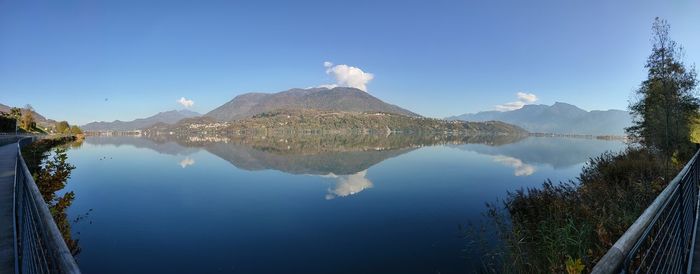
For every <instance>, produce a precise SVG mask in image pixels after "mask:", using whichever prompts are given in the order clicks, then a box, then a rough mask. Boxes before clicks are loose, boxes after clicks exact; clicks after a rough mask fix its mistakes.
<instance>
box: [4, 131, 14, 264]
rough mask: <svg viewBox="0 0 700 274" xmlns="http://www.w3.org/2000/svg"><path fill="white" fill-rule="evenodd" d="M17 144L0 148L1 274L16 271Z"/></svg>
mask: <svg viewBox="0 0 700 274" xmlns="http://www.w3.org/2000/svg"><path fill="white" fill-rule="evenodd" d="M16 161H17V143H10V144H7V145H3V146H1V147H0V273H14V271H15V251H14V250H15V248H14V246H15V234H14V229H13V226H14V222H13V218H14V214H13V212H12V209H13V207H12V204H13V201H14V199H13V196H14V181H15V164H16Z"/></svg>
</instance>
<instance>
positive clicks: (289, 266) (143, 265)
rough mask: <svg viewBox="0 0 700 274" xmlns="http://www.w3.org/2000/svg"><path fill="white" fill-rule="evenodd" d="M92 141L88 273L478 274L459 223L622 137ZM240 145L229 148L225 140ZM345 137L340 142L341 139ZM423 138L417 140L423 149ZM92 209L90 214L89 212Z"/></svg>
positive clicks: (84, 200) (78, 201)
mask: <svg viewBox="0 0 700 274" xmlns="http://www.w3.org/2000/svg"><path fill="white" fill-rule="evenodd" d="M214 141H219V142H213V141H212V140H199V139H192V138H190V139H189V141H175V140H162V139H160V140H152V139H147V138H139V137H89V138H88V139H87V140H86V141H85V142H84V144H83V145H82V147H80V148H77V149H72V150H70V151H69V161H70V162H71V163H72V164H74V165H75V166H76V167H77V168H76V169H75V170H74V171H73V173H72V176H71V179H70V181H69V183H68V186H67V187H66V189H65V190H64V191H74V192H75V195H76V198H75V201H74V203H73V205H72V206H71V207H70V208H69V212H68V213H69V215H70V216H71V218H78V217H81V216H82V217H83V218H81V220H80V221H77V222H76V223H74V224H73V229H72V232H73V235H74V236H75V237H77V238H78V239H79V244H80V246H81V248H82V251H81V253H80V255H79V256H78V262H79V264H80V267H81V268H82V270H83V271H84V272H85V273H154V272H158V273H388V272H392V273H464V272H471V271H470V270H472V269H471V267H473V266H472V265H471V264H470V261H473V260H474V259H475V258H469V256H466V257H465V251H464V248H465V246H466V244H465V240H464V239H462V238H461V237H460V230H459V226H460V225H464V224H467V223H469V222H478V221H479V220H480V219H481V218H483V217H482V213H483V212H484V210H485V207H484V204H485V203H486V202H494V201H496V200H497V199H499V198H503V197H505V195H506V192H507V191H512V190H516V189H518V188H521V187H533V186H539V185H541V183H542V182H543V181H544V180H545V179H547V178H550V179H552V180H555V181H558V180H569V179H574V178H575V177H576V176H577V175H578V173H579V172H580V170H581V167H582V165H583V164H584V162H585V161H586V160H587V159H588V158H589V157H592V156H595V155H598V154H600V153H602V152H604V151H606V150H612V151H617V150H620V149H622V148H624V144H622V143H621V142H617V141H601V140H589V139H566V138H535V137H530V138H527V139H524V140H513V141H512V142H511V141H496V142H490V141H488V140H480V141H477V143H467V144H460V142H453V143H442V144H440V143H438V144H434V143H432V144H427V145H426V144H420V142H407V141H405V140H403V141H395V142H377V141H376V140H374V141H368V142H367V143H366V144H363V143H362V142H360V143H353V144H348V143H347V140H341V141H338V140H336V141H337V142H336V143H333V142H331V143H329V142H328V141H323V140H321V141H311V142H306V143H301V144H300V143H297V142H294V141H290V140H282V139H280V140H274V141H267V142H260V141H257V142H249V144H245V142H228V143H226V142H221V141H222V140H214ZM224 141H227V140H224ZM338 143H340V144H338ZM409 143H410V144H409ZM86 213H89V214H87V215H86Z"/></svg>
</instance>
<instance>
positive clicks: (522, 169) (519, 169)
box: [493, 155, 535, 176]
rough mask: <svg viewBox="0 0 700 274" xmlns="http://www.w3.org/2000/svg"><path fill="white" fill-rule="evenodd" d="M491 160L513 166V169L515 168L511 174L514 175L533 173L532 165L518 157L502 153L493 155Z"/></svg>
mask: <svg viewBox="0 0 700 274" xmlns="http://www.w3.org/2000/svg"><path fill="white" fill-rule="evenodd" d="M493 160H494V161H496V162H498V163H501V164H504V165H507V166H511V167H513V169H515V171H514V172H513V175H515V176H530V175H532V174H533V173H535V167H534V166H532V165H528V164H525V163H523V161H522V160H520V159H518V158H514V157H510V156H504V155H496V156H493Z"/></svg>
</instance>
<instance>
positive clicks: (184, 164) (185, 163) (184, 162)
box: [180, 156, 194, 168]
mask: <svg viewBox="0 0 700 274" xmlns="http://www.w3.org/2000/svg"><path fill="white" fill-rule="evenodd" d="M191 165H194V159H192V158H190V156H187V157H185V159H182V160H181V161H180V166H181V167H182V168H186V167H188V166H191Z"/></svg>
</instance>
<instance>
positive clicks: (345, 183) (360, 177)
mask: <svg viewBox="0 0 700 274" xmlns="http://www.w3.org/2000/svg"><path fill="white" fill-rule="evenodd" d="M323 177H326V178H333V179H335V180H336V182H335V183H333V184H332V185H331V187H329V188H328V194H326V200H331V199H334V198H336V197H346V196H350V195H355V194H357V193H359V192H361V191H363V190H365V189H368V188H371V187H373V186H374V185H373V184H372V181H370V180H369V179H367V170H363V171H360V172H358V173H355V174H350V175H335V174H333V173H329V174H328V175H323Z"/></svg>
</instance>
